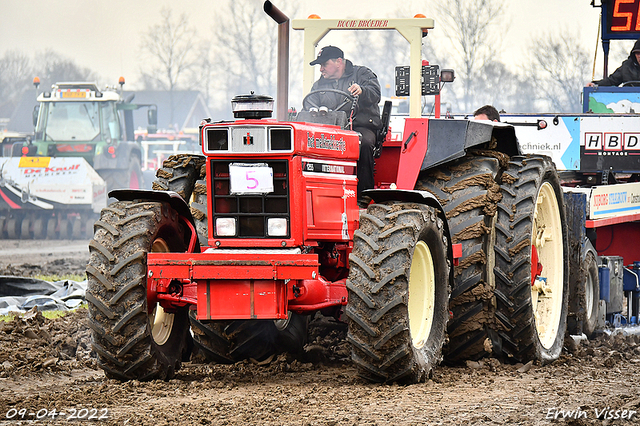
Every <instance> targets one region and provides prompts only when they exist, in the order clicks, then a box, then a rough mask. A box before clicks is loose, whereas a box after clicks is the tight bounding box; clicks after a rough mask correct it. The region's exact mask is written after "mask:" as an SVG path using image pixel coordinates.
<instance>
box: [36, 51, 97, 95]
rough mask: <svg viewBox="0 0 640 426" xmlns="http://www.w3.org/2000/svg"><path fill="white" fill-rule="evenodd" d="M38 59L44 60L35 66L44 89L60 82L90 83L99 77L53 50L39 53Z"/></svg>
mask: <svg viewBox="0 0 640 426" xmlns="http://www.w3.org/2000/svg"><path fill="white" fill-rule="evenodd" d="M36 57H37V58H42V61H40V60H39V61H38V62H37V64H36V65H35V66H34V68H35V72H36V74H37V75H38V76H39V77H40V82H41V84H42V87H51V85H52V84H53V83H57V82H60V81H90V80H97V79H98V75H97V74H96V73H95V72H94V71H92V70H91V69H89V68H83V67H81V66H79V65H78V64H76V63H75V62H74V61H73V60H71V59H69V58H67V57H65V56H62V55H60V54H58V53H56V52H54V51H53V50H51V49H48V50H46V51H44V53H39V54H37V55H36Z"/></svg>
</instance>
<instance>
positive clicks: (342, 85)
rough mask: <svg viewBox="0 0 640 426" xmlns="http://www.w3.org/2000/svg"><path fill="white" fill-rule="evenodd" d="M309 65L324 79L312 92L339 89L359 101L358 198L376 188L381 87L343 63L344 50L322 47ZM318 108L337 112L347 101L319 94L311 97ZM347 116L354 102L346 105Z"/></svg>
mask: <svg viewBox="0 0 640 426" xmlns="http://www.w3.org/2000/svg"><path fill="white" fill-rule="evenodd" d="M310 65H320V73H321V74H322V76H321V77H320V78H319V79H318V80H317V81H316V82H315V83H313V86H312V87H311V91H312V92H313V91H316V90H320V91H321V90H323V89H336V90H341V91H343V92H348V93H350V94H351V95H352V96H354V97H357V103H358V104H357V105H358V113H357V114H356V115H355V117H354V118H353V129H352V130H354V131H356V132H359V133H360V134H361V135H362V140H361V142H360V159H359V160H358V198H360V197H361V195H360V194H361V193H362V191H364V190H365V189H370V188H373V186H374V181H373V165H374V160H373V148H374V146H375V142H376V132H377V130H378V129H380V127H381V126H382V121H381V119H380V107H379V106H378V104H379V103H380V83H379V82H378V77H377V76H376V74H375V73H374V72H373V71H371V70H370V69H369V68H367V67H364V66H358V65H353V63H351V61H349V60H347V59H344V53H343V52H342V50H341V49H340V48H338V47H335V46H326V47H323V48H322V50H320V52H318V57H317V58H316V59H315V60H314V61H312V62H310ZM309 100H310V101H312V102H313V103H314V104H315V105H318V106H326V107H327V108H329V109H331V110H335V108H337V107H338V106H339V105H340V104H341V103H343V101H344V96H340V95H339V94H337V93H335V92H324V93H322V92H319V93H314V94H313V95H311V96H310V97H309ZM345 108H348V110H347V111H346V112H347V115H349V112H350V110H351V102H348V103H347V104H346V107H345Z"/></svg>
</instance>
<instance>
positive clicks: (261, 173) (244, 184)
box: [229, 164, 273, 194]
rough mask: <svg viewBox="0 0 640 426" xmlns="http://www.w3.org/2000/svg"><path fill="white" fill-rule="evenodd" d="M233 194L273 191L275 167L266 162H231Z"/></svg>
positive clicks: (230, 175) (230, 173) (230, 171)
mask: <svg viewBox="0 0 640 426" xmlns="http://www.w3.org/2000/svg"><path fill="white" fill-rule="evenodd" d="M229 179H230V183H231V188H230V190H231V194H267V193H270V192H273V169H272V168H271V167H269V166H267V165H266V164H229Z"/></svg>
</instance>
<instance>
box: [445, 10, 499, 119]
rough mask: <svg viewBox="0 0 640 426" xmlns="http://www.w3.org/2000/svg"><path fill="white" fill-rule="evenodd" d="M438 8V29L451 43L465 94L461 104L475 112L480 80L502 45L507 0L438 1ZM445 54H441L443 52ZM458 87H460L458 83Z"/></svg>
mask: <svg viewBox="0 0 640 426" xmlns="http://www.w3.org/2000/svg"><path fill="white" fill-rule="evenodd" d="M435 10H436V11H437V12H438V14H439V17H440V24H439V25H438V29H439V30H442V32H443V33H444V34H445V35H446V37H447V40H448V41H449V43H450V44H451V48H452V49H450V50H449V51H448V56H449V57H450V58H451V59H452V61H451V62H452V63H453V66H454V67H455V69H456V74H457V77H458V81H457V82H456V83H457V84H458V85H461V86H462V90H461V92H462V95H461V96H459V97H458V98H459V99H457V103H458V105H459V107H460V108H461V109H462V110H463V111H466V112H469V111H472V110H473V108H474V107H475V106H477V104H478V102H477V101H476V100H475V99H474V96H475V94H476V91H477V90H478V82H477V79H478V77H479V76H481V75H483V74H484V72H485V67H486V66H487V65H488V64H490V63H493V62H494V58H495V57H496V54H497V52H498V50H499V47H500V37H499V36H500V33H499V25H503V31H504V24H503V22H504V21H503V20H502V19H501V18H502V17H503V16H504V13H505V2H504V0H437V1H436V8H435ZM441 56H442V55H441ZM458 87H459V86H458Z"/></svg>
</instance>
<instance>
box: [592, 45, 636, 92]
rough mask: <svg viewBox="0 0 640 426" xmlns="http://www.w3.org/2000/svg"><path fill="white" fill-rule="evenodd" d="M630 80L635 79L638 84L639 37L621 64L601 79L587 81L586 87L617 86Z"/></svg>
mask: <svg viewBox="0 0 640 426" xmlns="http://www.w3.org/2000/svg"><path fill="white" fill-rule="evenodd" d="M630 81H637V82H638V85H640V39H638V40H636V42H635V44H634V45H633V48H632V49H631V52H630V53H629V57H628V58H627V59H625V60H624V61H623V62H622V65H620V66H619V67H618V69H617V70H615V71H614V72H613V74H611V75H609V77H605V78H603V79H602V80H598V81H591V82H589V83H587V87H594V86H619V85H621V84H622V83H628V82H630Z"/></svg>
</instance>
